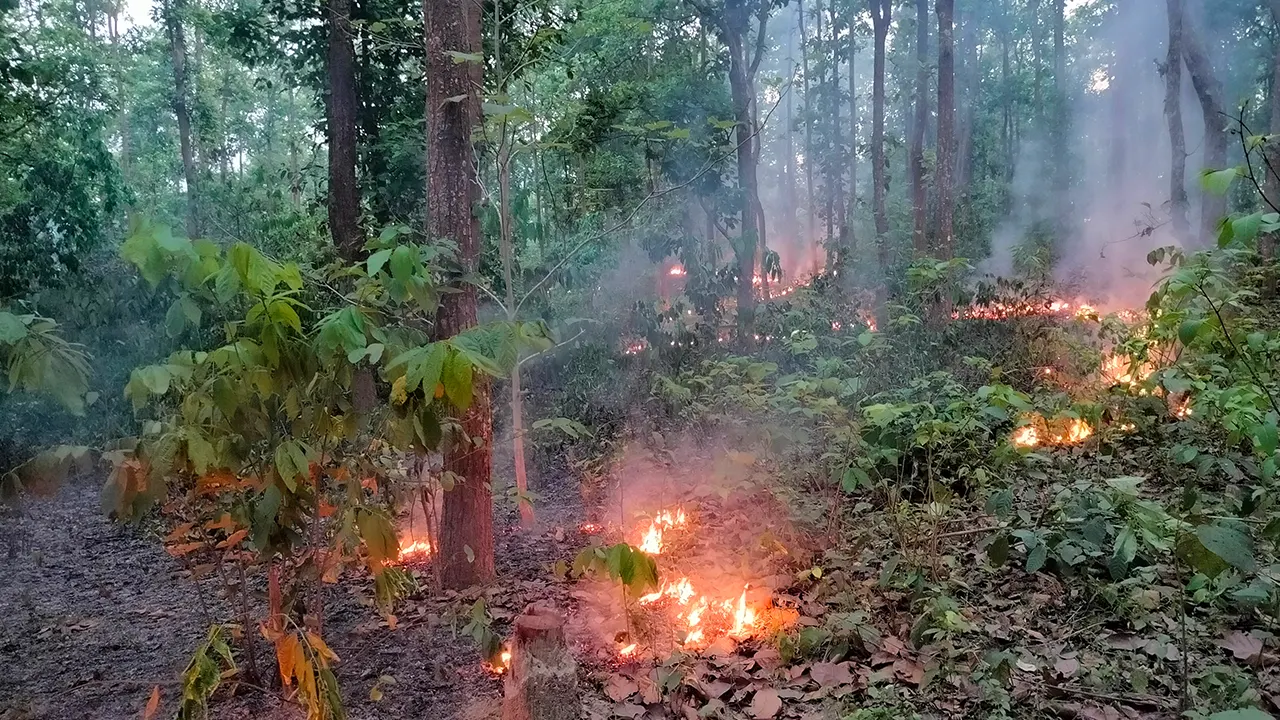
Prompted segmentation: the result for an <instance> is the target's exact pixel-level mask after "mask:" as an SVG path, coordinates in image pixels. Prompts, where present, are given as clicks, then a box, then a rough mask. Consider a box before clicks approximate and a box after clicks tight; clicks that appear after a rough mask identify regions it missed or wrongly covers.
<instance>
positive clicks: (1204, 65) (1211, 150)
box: [1182, 12, 1227, 243]
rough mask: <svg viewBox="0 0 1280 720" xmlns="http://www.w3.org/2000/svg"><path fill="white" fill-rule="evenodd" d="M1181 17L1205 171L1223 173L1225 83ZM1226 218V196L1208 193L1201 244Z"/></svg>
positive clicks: (1203, 201) (1203, 206) (1204, 200)
mask: <svg viewBox="0 0 1280 720" xmlns="http://www.w3.org/2000/svg"><path fill="white" fill-rule="evenodd" d="M1182 15H1183V17H1182V59H1183V61H1185V62H1186V64H1187V72H1188V73H1189V74H1190V75H1191V84H1192V86H1193V87H1195V89H1196V96H1197V97H1198V98H1200V110H1201V113H1202V114H1203V116H1204V167H1205V169H1207V170H1222V169H1224V168H1225V166H1226V164H1227V132H1226V129H1225V128H1226V123H1227V117H1226V116H1225V115H1223V114H1222V110H1223V107H1222V83H1221V82H1219V81H1218V78H1217V76H1216V75H1214V72H1213V65H1212V64H1210V62H1209V56H1208V55H1206V54H1205V50H1204V46H1203V45H1202V44H1201V42H1200V37H1199V36H1198V35H1197V34H1196V30H1195V27H1194V26H1193V25H1192V24H1191V19H1190V18H1189V17H1187V16H1186V13H1185V12H1184V13H1183V14H1182ZM1226 214H1227V198H1226V196H1224V195H1215V194H1213V193H1208V192H1206V193H1203V194H1202V197H1201V201H1200V229H1201V232H1202V234H1203V235H1202V238H1201V242H1202V243H1203V242H1206V241H1207V240H1208V238H1212V237H1213V236H1214V234H1215V230H1216V228H1217V225H1218V221H1219V220H1221V219H1222V216H1224V215H1226Z"/></svg>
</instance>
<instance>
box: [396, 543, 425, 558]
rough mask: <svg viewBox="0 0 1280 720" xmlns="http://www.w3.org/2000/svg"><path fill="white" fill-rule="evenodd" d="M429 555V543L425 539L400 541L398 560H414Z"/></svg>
mask: <svg viewBox="0 0 1280 720" xmlns="http://www.w3.org/2000/svg"><path fill="white" fill-rule="evenodd" d="M429 557H431V543H430V542H427V541H426V540H410V541H408V542H401V543H400V556H399V561H400V562H416V561H421V560H426V559H427V558H429Z"/></svg>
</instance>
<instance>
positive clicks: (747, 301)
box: [729, 37, 762, 346]
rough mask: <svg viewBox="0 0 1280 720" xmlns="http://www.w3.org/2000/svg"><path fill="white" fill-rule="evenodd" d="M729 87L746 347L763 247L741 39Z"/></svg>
mask: <svg viewBox="0 0 1280 720" xmlns="http://www.w3.org/2000/svg"><path fill="white" fill-rule="evenodd" d="M729 57H730V68H729V88H730V92H731V94H732V95H733V108H734V119H735V120H736V121H737V139H738V155H737V158H738V163H737V165H738V187H739V188H740V189H741V191H742V196H743V197H742V231H741V233H740V235H739V237H738V239H737V245H738V247H737V248H736V250H737V254H738V292H737V299H738V308H737V310H738V336H739V342H741V343H742V344H743V345H744V346H745V345H750V344H751V341H752V338H753V335H752V333H753V328H754V326H755V309H756V294H755V286H754V285H753V284H752V281H753V279H754V278H755V274H756V254H757V252H758V250H759V248H760V246H761V244H762V243H761V242H760V238H761V235H762V232H761V227H760V215H761V213H760V196H759V191H758V189H757V184H756V157H755V152H754V147H753V146H754V142H753V137H752V136H753V135H755V128H754V122H753V115H752V113H751V104H752V103H753V102H754V101H755V98H754V91H753V90H752V88H751V82H750V79H749V78H748V76H747V72H746V57H745V50H744V48H743V47H742V39H741V37H739V39H738V41H737V42H736V43H731V44H730V48H729Z"/></svg>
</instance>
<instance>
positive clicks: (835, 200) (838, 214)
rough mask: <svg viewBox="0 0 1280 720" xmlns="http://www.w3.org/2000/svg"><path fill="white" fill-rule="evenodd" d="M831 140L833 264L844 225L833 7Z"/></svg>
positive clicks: (836, 31)
mask: <svg viewBox="0 0 1280 720" xmlns="http://www.w3.org/2000/svg"><path fill="white" fill-rule="evenodd" d="M830 24H831V142H832V144H833V145H834V150H835V152H833V153H832V158H831V183H832V189H831V202H832V205H834V206H835V207H834V211H835V233H833V237H832V239H831V240H832V241H833V242H832V244H833V245H835V246H836V247H835V248H834V251H833V252H831V253H828V255H829V256H830V257H831V258H832V260H833V262H831V263H830V264H831V265H833V266H834V265H835V262H834V259H835V258H836V257H838V256H839V251H840V248H839V245H840V242H841V240H840V239H839V233H840V231H841V230H842V229H843V228H844V226H845V217H844V213H845V205H846V203H845V199H844V167H845V165H844V142H843V140H841V137H840V136H841V135H843V134H844V123H842V122H840V106H841V104H842V103H841V102H840V51H839V49H838V47H839V46H838V44H837V43H839V40H840V25H839V24H838V23H837V22H836V15H835V10H834V7H833V8H832V13H831V23H830Z"/></svg>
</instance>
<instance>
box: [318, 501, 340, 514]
mask: <svg viewBox="0 0 1280 720" xmlns="http://www.w3.org/2000/svg"><path fill="white" fill-rule="evenodd" d="M337 511H338V508H337V506H335V505H330V504H329V503H327V502H325V501H324V500H321V501H320V517H326V518H327V517H333V514H334V513H335V512H337Z"/></svg>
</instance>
